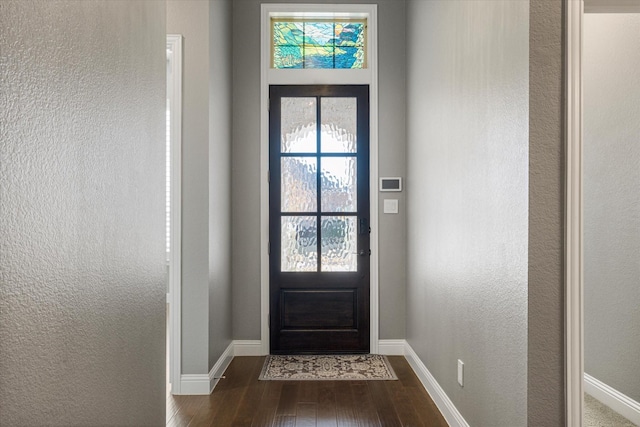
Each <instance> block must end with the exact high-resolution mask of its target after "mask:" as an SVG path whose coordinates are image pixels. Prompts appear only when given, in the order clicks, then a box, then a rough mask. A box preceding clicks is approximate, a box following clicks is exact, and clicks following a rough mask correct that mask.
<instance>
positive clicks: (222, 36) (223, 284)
mask: <svg viewBox="0 0 640 427" xmlns="http://www.w3.org/2000/svg"><path fill="white" fill-rule="evenodd" d="M209 7H210V11H209V28H210V30H209V31H210V35H209V46H210V52H211V55H210V58H209V84H210V86H209V88H210V89H209V90H210V93H209V128H210V134H209V370H210V369H211V368H212V367H213V365H215V363H216V362H217V361H218V358H219V357H220V356H221V355H222V353H223V352H224V351H225V350H226V348H227V346H228V345H229V344H230V343H231V339H232V335H231V334H232V330H231V105H232V104H231V83H232V79H231V1H230V0H216V1H213V2H211V3H210V6H209Z"/></svg>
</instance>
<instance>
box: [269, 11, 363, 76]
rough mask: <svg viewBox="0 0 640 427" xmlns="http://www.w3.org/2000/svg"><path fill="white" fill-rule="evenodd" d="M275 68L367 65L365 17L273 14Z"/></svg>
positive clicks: (273, 65)
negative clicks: (285, 15) (309, 16)
mask: <svg viewBox="0 0 640 427" xmlns="http://www.w3.org/2000/svg"><path fill="white" fill-rule="evenodd" d="M271 34H272V38H271V40H272V45H271V52H272V61H271V67H272V68H329V69H332V68H342V69H344V68H367V58H366V51H367V50H366V40H367V21H366V19H330V20H329V19H304V20H303V19H293V18H271Z"/></svg>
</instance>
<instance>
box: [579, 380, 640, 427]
mask: <svg viewBox="0 0 640 427" xmlns="http://www.w3.org/2000/svg"><path fill="white" fill-rule="evenodd" d="M584 391H585V393H588V394H590V395H591V396H593V397H595V398H596V399H597V400H599V401H600V402H602V403H603V404H604V405H607V406H608V407H609V408H611V409H613V410H614V411H615V412H617V413H618V414H620V415H622V416H623V417H625V418H626V419H628V420H629V421H631V422H632V423H634V424H638V425H640V403H638V402H636V401H635V400H633V399H632V398H630V397H629V396H627V395H625V394H622V393H620V392H619V391H618V390H616V389H614V388H612V387H609V386H608V385H607V384H605V383H603V382H602V381H600V380H598V379H596V378H594V377H592V376H591V375H589V374H587V373H586V372H585V373H584Z"/></svg>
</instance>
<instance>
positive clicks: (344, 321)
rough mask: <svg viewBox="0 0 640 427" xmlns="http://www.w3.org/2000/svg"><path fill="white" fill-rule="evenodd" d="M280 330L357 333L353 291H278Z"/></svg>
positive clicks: (355, 298) (355, 295)
mask: <svg viewBox="0 0 640 427" xmlns="http://www.w3.org/2000/svg"><path fill="white" fill-rule="evenodd" d="M280 295H281V307H282V322H281V324H282V329H283V330H286V329H357V327H358V319H357V315H356V314H357V312H358V306H357V301H358V298H357V297H358V295H357V289H340V290H321V291H320V290H313V291H309V290H286V289H283V290H282V291H281V294H280Z"/></svg>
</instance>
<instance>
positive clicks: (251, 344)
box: [233, 340, 269, 356]
mask: <svg viewBox="0 0 640 427" xmlns="http://www.w3.org/2000/svg"><path fill="white" fill-rule="evenodd" d="M267 354H269V352H267V353H265V352H263V348H262V342H261V341H260V340H246V341H241V340H236V341H234V342H233V355H234V356H266V355H267Z"/></svg>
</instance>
